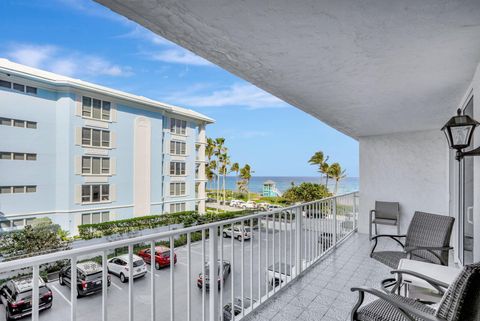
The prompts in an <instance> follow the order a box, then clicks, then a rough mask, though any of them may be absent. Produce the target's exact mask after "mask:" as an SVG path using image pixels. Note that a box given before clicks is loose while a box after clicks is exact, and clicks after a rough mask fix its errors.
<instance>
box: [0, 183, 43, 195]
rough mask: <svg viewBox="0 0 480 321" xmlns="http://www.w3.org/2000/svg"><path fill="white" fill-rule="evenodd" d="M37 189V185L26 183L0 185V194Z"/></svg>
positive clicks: (20, 192)
mask: <svg viewBox="0 0 480 321" xmlns="http://www.w3.org/2000/svg"><path fill="white" fill-rule="evenodd" d="M36 191H37V186H35V185H27V186H0V194H12V193H13V194H24V193H35V192H36Z"/></svg>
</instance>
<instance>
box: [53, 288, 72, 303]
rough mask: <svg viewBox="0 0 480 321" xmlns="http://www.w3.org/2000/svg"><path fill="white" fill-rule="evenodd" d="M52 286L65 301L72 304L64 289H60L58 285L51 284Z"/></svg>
mask: <svg viewBox="0 0 480 321" xmlns="http://www.w3.org/2000/svg"><path fill="white" fill-rule="evenodd" d="M50 286H51V287H52V288H53V289H54V290H55V292H57V293H58V294H59V295H60V296H61V297H62V298H63V299H64V300H65V301H67V303H68V304H71V303H70V300H69V299H67V297H66V296H65V295H63V293H62V291H60V290H59V289H57V287H56V286H55V285H53V284H50Z"/></svg>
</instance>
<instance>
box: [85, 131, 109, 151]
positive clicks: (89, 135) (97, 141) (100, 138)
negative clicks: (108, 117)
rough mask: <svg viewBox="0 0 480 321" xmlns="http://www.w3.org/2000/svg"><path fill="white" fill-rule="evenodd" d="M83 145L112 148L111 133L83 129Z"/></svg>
mask: <svg viewBox="0 0 480 321" xmlns="http://www.w3.org/2000/svg"><path fill="white" fill-rule="evenodd" d="M82 145H84V146H92V147H110V132H109V131H108V130H100V129H93V128H86V127H83V128H82Z"/></svg>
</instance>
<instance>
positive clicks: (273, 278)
mask: <svg viewBox="0 0 480 321" xmlns="http://www.w3.org/2000/svg"><path fill="white" fill-rule="evenodd" d="M302 264H303V268H305V267H306V263H305V261H303V262H302ZM295 274H296V266H295V265H290V264H286V263H279V262H277V263H275V264H274V265H270V266H269V267H268V271H267V278H268V284H270V285H271V286H275V287H277V286H279V285H280V283H284V282H286V281H288V280H291V278H292V276H293V275H295Z"/></svg>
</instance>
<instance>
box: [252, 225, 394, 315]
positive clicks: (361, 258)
mask: <svg viewBox="0 0 480 321" xmlns="http://www.w3.org/2000/svg"><path fill="white" fill-rule="evenodd" d="M385 243H387V244H382V246H381V247H380V246H379V247H378V248H379V249H380V248H386V247H387V248H393V247H394V246H393V245H391V244H388V243H389V242H388V241H386V242H385ZM370 248H371V245H370V242H369V240H368V235H363V234H358V233H354V234H353V235H351V236H350V237H349V238H348V239H347V240H345V242H343V243H342V244H341V245H340V246H338V248H337V249H336V250H335V251H333V252H332V253H331V254H329V255H328V256H326V257H325V258H324V259H323V260H322V261H320V262H318V263H317V264H316V265H314V266H313V267H312V268H311V269H310V270H309V271H308V272H307V273H305V274H304V275H303V276H301V277H300V278H298V279H297V280H296V281H293V282H292V283H291V284H290V285H289V286H287V287H286V288H285V289H284V290H283V291H282V292H280V293H278V295H277V297H275V298H272V299H271V300H270V301H269V302H267V303H266V304H265V305H264V306H263V307H261V308H260V309H258V310H257V311H255V312H253V313H252V314H251V315H249V316H247V317H245V320H248V321H267V320H272V321H273V320H275V321H283V320H285V321H287V320H288V321H289V320H299V321H309V320H312V321H313V320H315V321H336V320H338V321H345V320H350V311H351V309H352V307H353V305H354V304H355V302H356V300H357V297H358V293H353V292H351V291H350V288H351V287H352V286H360V285H365V286H368V287H373V288H379V286H380V281H381V280H383V279H385V278H387V277H390V273H389V271H390V269H389V268H388V267H387V266H385V265H383V264H381V263H379V262H377V261H375V260H373V259H371V258H370V256H369V253H370ZM371 299H373V298H369V297H368V296H366V300H365V302H368V301H369V300H371Z"/></svg>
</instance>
